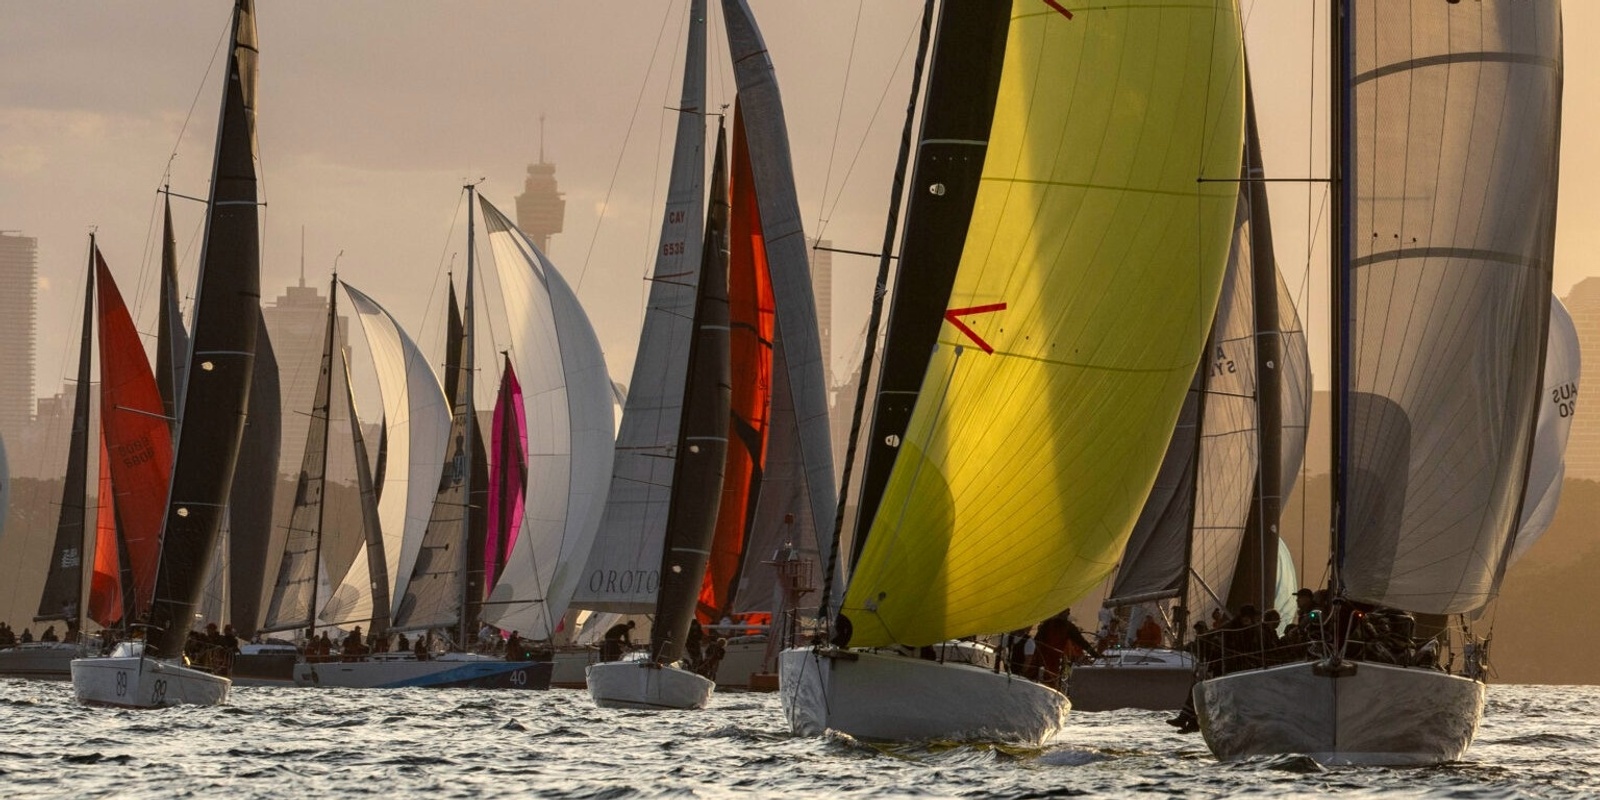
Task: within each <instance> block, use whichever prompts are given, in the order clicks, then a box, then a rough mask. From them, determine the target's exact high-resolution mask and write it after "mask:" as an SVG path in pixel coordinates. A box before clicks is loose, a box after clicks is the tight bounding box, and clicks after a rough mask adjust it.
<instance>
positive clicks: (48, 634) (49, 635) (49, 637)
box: [39, 625, 61, 642]
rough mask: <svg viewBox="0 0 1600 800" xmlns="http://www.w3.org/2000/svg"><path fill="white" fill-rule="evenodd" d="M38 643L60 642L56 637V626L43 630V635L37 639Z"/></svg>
mask: <svg viewBox="0 0 1600 800" xmlns="http://www.w3.org/2000/svg"><path fill="white" fill-rule="evenodd" d="M39 641H41V642H59V641H61V638H60V637H58V636H56V626H54V625H51V626H50V627H48V628H45V629H44V634H43V635H42V636H40V637H39Z"/></svg>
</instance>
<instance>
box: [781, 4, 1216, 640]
mask: <svg viewBox="0 0 1600 800" xmlns="http://www.w3.org/2000/svg"><path fill="white" fill-rule="evenodd" d="M1012 8H1013V15H1012V22H1011V30H1010V33H1009V35H1008V37H1007V42H1006V51H1005V60H1004V66H1003V70H1002V73H1001V79H1000V87H999V91H998V95H997V98H998V99H997V102H996V107H995V113H994V121H993V125H992V128H991V131H990V135H989V147H988V151H987V155H986V160H985V163H984V168H983V180H982V183H981V185H980V186H979V189H978V194H977V198H976V202H975V205H974V212H973V215H972V220H971V223H970V225H969V226H968V230H967V236H966V242H965V249H964V251H963V253H962V259H961V265H960V268H959V269H958V271H957V273H956V278H955V283H954V285H953V288H952V291H951V294H950V307H949V308H948V309H947V311H946V317H945V318H946V319H948V320H950V321H951V324H950V325H948V326H944V327H942V328H941V329H940V333H939V339H938V345H937V348H936V350H935V352H934V356H933V358H932V360H931V362H930V364H929V367H928V370H927V373H926V376H925V377H924V379H923V386H922V390H921V392H920V393H919V396H918V400H917V404H916V406H915V409H914V410H913V411H912V415H911V420H910V423H909V426H908V427H907V429H906V434H905V436H904V438H903V439H902V440H901V441H900V442H899V451H900V452H899V455H898V457H897V458H896V461H895V465H894V468H893V470H892V472H891V475H890V478H889V483H888V486H887V488H886V490H885V492H884V496H883V500H882V503H881V504H880V506H879V510H878V513H877V515H876V517H875V519H874V521H873V523H872V526H871V528H870V531H869V533H868V534H867V541H866V545H865V550H864V551H863V553H862V556H861V560H860V562H859V563H858V565H857V570H856V572H855V574H854V575H852V577H851V583H850V588H849V593H848V595H847V597H846V599H845V603H844V611H845V613H846V614H847V615H848V616H849V617H850V619H851V620H852V622H853V624H854V631H855V643H857V644H864V645H876V644H886V643H889V642H900V643H904V644H928V643H932V642H936V641H940V640H943V639H947V638H952V637H956V636H963V635H968V634H974V633H982V632H989V631H997V630H1010V629H1014V628H1018V627H1022V626H1025V625H1030V624H1032V623H1034V622H1037V621H1038V620H1040V619H1044V618H1045V617H1048V616H1050V615H1052V614H1054V613H1056V612H1058V611H1060V610H1061V609H1063V608H1065V607H1067V606H1068V605H1070V604H1071V603H1072V602H1073V601H1075V600H1077V599H1078V598H1079V597H1081V596H1082V595H1083V594H1085V593H1086V592H1087V591H1088V590H1089V589H1090V588H1092V587H1093V586H1094V584H1096V583H1098V582H1099V581H1100V580H1101V579H1102V578H1104V577H1105V575H1106V574H1107V573H1108V572H1109V571H1110V569H1111V567H1112V566H1113V564H1114V563H1115V561H1116V558H1117V555H1118V553H1119V552H1120V550H1121V548H1122V545H1123V543H1124V542H1125V540H1126V537H1127V535H1128V532H1129V530H1130V529H1131V527H1132V525H1133V523H1134V520H1135V518H1136V516H1137V515H1138V512H1139V509H1140V507H1141V505H1142V504H1143V501H1144V499H1145V497H1146V495H1147V493H1148V491H1149V489H1150V486H1151V484H1152V483H1153V482H1154V479H1155V476H1156V473H1157V469H1158V467H1159V465H1160V462H1161V458H1162V454H1163V453H1164V451H1165V449H1166V445H1167V440H1168V436H1169V433H1170V431H1171V430H1172V429H1173V426H1174V423H1175V422H1176V421H1177V418H1178V413H1179V410H1180V408H1181V406H1182V402H1183V397H1184V394H1185V390H1186V388H1187V387H1188V386H1189V384H1190V382H1191V381H1192V379H1193V377H1194V374H1195V370H1196V368H1197V366H1198V364H1199V361H1200V359H1201V356H1202V349H1203V346H1204V343H1205V339H1206V335H1207V333H1208V331H1209V328H1210V323H1211V319H1212V315H1213V312H1214V311H1215V308H1216V300H1217V296H1218V292H1219V290H1220V286H1221V282H1222V277H1223V272H1224V268H1225V265H1226V260H1227V255H1228V247H1229V243H1230V242H1229V240H1230V236H1229V234H1230V231H1231V223H1232V221H1233V218H1234V211H1235V201H1236V198H1237V186H1236V184H1234V183H1233V182H1232V180H1231V179H1232V178H1234V177H1236V176H1237V175H1238V174H1239V169H1240V158H1241V153H1242V151H1243V132H1244V119H1243V116H1244V114H1243V111H1244V97H1243V94H1244V92H1243V82H1244V74H1243V63H1242V59H1243V53H1242V41H1241V34H1240V30H1239V27H1238V26H1239V20H1238V16H1237V9H1236V8H1235V7H1234V5H1233V4H1232V3H1230V2H1225V1H1223V0H1218V2H1214V3H1199V4H1194V5H1191V6H1185V7H1174V6H1154V7H1151V6H1145V5H1143V4H1132V3H1113V4H1110V5H1109V6H1105V5H1102V6H1097V7H1095V8H1094V9H1084V10H1082V11H1079V12H1076V16H1075V17H1073V18H1069V17H1068V15H1066V14H1063V13H1060V12H1059V10H1057V9H1054V8H1051V7H1050V6H1049V5H1043V4H1039V3H1036V2H1026V1H1025V0H1017V2H1015V3H1014V4H1013V6H1012ZM1113 131H1114V132H1115V133H1108V132H1113ZM1207 177H1214V178H1222V179H1225V180H1223V181H1218V182H1202V181H1201V180H1200V179H1202V178H1207ZM913 186H914V187H918V188H915V189H914V190H913V191H929V192H930V193H933V194H937V192H938V190H939V189H940V188H941V187H939V186H938V185H937V184H934V185H930V186H927V187H926V188H925V189H924V188H921V187H922V186H923V184H922V183H921V182H920V181H915V180H914V181H913ZM908 224H910V223H909V222H908ZM781 306H782V300H781V298H780V309H779V312H780V319H781V316H782V311H783V309H782V307H781ZM785 332H786V331H785Z"/></svg>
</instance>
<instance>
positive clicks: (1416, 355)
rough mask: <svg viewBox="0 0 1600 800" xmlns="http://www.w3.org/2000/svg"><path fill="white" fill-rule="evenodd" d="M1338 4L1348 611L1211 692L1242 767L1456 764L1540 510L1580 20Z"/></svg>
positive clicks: (1337, 507) (1218, 735)
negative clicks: (1505, 599)
mask: <svg viewBox="0 0 1600 800" xmlns="http://www.w3.org/2000/svg"><path fill="white" fill-rule="evenodd" d="M1330 5H1331V14H1332V27H1331V30H1332V31H1333V32H1334V40H1333V43H1332V45H1331V47H1330V53H1331V54H1332V64H1333V68H1332V69H1330V75H1331V77H1332V79H1333V80H1332V87H1331V98H1332V103H1331V108H1332V111H1331V114H1330V118H1331V120H1332V130H1331V132H1330V133H1331V140H1332V142H1333V147H1331V148H1330V149H1331V151H1332V158H1331V164H1330V176H1331V177H1332V178H1333V180H1334V185H1335V187H1336V190H1335V198H1336V202H1335V214H1334V216H1333V221H1334V224H1333V225H1332V227H1331V230H1332V231H1333V234H1332V248H1331V249H1332V251H1333V253H1332V258H1331V269H1330V273H1331V280H1330V283H1331V287H1332V292H1331V302H1332V313H1331V314H1330V317H1331V318H1332V320H1333V326H1334V330H1333V335H1332V337H1331V341H1332V347H1333V354H1332V356H1333V357H1332V364H1333V370H1332V371H1333V376H1332V385H1333V397H1334V408H1333V413H1332V420H1333V435H1332V437H1331V438H1332V441H1333V496H1332V519H1331V520H1330V522H1331V525H1330V530H1331V533H1332V539H1333V542H1332V545H1333V546H1332V554H1333V555H1332V559H1331V561H1332V563H1331V565H1330V566H1331V569H1330V581H1329V584H1328V586H1327V588H1326V594H1327V597H1328V598H1329V600H1328V604H1327V606H1326V607H1321V608H1314V609H1312V610H1310V611H1308V612H1307V613H1308V616H1309V619H1308V622H1307V625H1306V627H1307V628H1309V630H1310V632H1311V635H1310V637H1309V641H1308V643H1307V644H1306V646H1305V650H1304V655H1303V656H1301V657H1299V658H1295V659H1293V660H1291V661H1290V663H1281V664H1266V665H1259V666H1258V665H1256V664H1252V663H1251V662H1250V661H1249V660H1248V658H1243V659H1241V658H1237V657H1236V658H1234V659H1233V660H1232V662H1231V663H1230V662H1228V661H1224V662H1223V663H1221V664H1213V665H1211V666H1212V667H1213V668H1214V669H1213V671H1212V673H1211V674H1212V675H1213V677H1210V678H1209V679H1207V680H1205V681H1203V682H1201V683H1200V684H1199V685H1198V686H1197V687H1196V688H1195V690H1194V699H1195V705H1196V710H1197V711H1198V713H1199V721H1200V729H1201V732H1202V733H1203V734H1204V736H1205V740H1206V744H1207V745H1208V746H1209V747H1210V749H1211V751H1212V753H1213V754H1215V755H1216V756H1217V758H1219V759H1222V760H1237V759H1242V758H1246V757H1249V756H1253V755H1271V754H1277V753H1302V754H1306V755H1309V756H1310V757H1311V758H1313V759H1315V760H1316V761H1318V762H1319V763H1322V764H1360V765H1423V764H1437V763H1441V762H1446V761H1451V760H1455V759H1458V758H1460V757H1461V756H1462V754H1464V753H1465V752H1466V750H1467V748H1468V747H1469V746H1470V745H1471V743H1472V739H1473V736H1474V735H1475V733H1476V731H1477V728H1478V724H1479V721H1480V719H1481V718H1482V715H1483V706H1484V694H1485V683H1484V681H1485V677H1486V672H1487V655H1488V654H1487V648H1486V646H1485V642H1484V641H1483V640H1482V639H1480V638H1479V637H1478V635H1477V633H1476V632H1475V631H1474V630H1473V628H1472V627H1471V625H1470V623H1471V621H1472V620H1473V619H1475V618H1476V617H1477V616H1478V615H1480V614H1481V613H1482V611H1483V609H1484V608H1485V607H1486V606H1487V605H1488V604H1489V603H1490V602H1491V601H1492V600H1493V599H1494V596H1495V594H1496V592H1497V590H1498V584H1499V581H1500V579H1501V577H1502V576H1503V574H1504V571H1505V566H1506V564H1507V562H1508V559H1509V558H1510V556H1511V554H1512V552H1513V551H1514V547H1515V543H1516V539H1517V531H1518V529H1519V527H1520V525H1521V522H1522V513H1521V511H1522V507H1523V506H1524V505H1525V504H1526V503H1527V502H1528V497H1527V484H1528V481H1529V474H1530V471H1531V464H1532V461H1533V459H1534V458H1535V449H1536V446H1535V436H1536V429H1537V423H1538V419H1539V417H1540V402H1541V394H1542V390H1543V382H1542V379H1541V369H1542V366H1543V363H1544V359H1545V352H1546V345H1547V336H1548V330H1549V315H1550V285H1551V268H1552V257H1553V249H1554V232H1555V208H1556V191H1555V187H1556V176H1557V169H1558V156H1559V145H1558V132H1559V130H1560V101H1561V82H1562V60H1561V59H1562V54H1561V18H1560V10H1559V6H1558V3H1556V2H1554V0H1546V1H1544V2H1508V1H1505V0H1502V1H1500V2H1490V1H1489V0H1485V2H1481V3H1471V4H1455V3H1437V4H1434V3H1429V4H1421V3H1417V4H1410V5H1407V6H1404V7H1395V6H1392V5H1391V4H1386V3H1380V2H1374V0H1360V1H1358V2H1335V3H1331V4H1330ZM1456 621H1459V622H1460V627H1459V628H1458V629H1457V630H1456V633H1455V634H1454V635H1452V633H1451V630H1452V628H1454V627H1455V625H1454V622H1456ZM1456 646H1459V648H1460V649H1459V651H1457V650H1455V647H1456ZM1446 650H1450V651H1452V654H1451V655H1450V656H1448V657H1446V656H1445V654H1444V651H1446ZM1239 655H1243V656H1246V657H1248V656H1249V655H1250V654H1249V653H1242V654H1239ZM1223 667H1228V668H1229V669H1228V671H1226V672H1223V671H1222V668H1223ZM1219 673H1221V674H1219Z"/></svg>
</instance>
